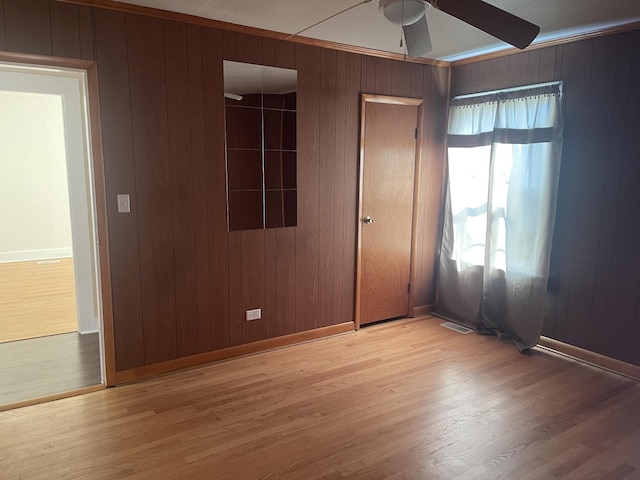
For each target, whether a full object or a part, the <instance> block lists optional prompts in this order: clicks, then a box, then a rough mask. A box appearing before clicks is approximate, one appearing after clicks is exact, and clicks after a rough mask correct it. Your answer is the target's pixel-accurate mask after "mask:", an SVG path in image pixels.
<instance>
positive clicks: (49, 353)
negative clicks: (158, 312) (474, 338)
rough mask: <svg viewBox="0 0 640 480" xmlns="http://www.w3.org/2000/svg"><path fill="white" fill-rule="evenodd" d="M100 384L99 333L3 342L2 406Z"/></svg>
mask: <svg viewBox="0 0 640 480" xmlns="http://www.w3.org/2000/svg"><path fill="white" fill-rule="evenodd" d="M100 381H101V378H100V344H99V339H98V334H97V333H90V334H87V335H80V334H78V333H65V334H61V335H51V336H48V337H40V338H32V339H28V340H19V341H16V342H8V343H0V407H1V406H2V405H9V404H12V403H17V402H23V401H25V400H31V399H34V398H40V397H45V396H49V395H54V394H58V393H62V392H69V391H73V390H77V389H80V388H84V387H89V386H93V385H99V384H100ZM0 435H2V434H0ZM0 472H1V469H0ZM1 478H2V474H1V473H0V479H1Z"/></svg>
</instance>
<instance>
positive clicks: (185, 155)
mask: <svg viewBox="0 0 640 480" xmlns="http://www.w3.org/2000/svg"><path fill="white" fill-rule="evenodd" d="M163 27H164V40H165V49H164V53H165V64H166V81H167V115H168V127H169V162H170V174H171V194H172V200H173V202H172V207H173V211H172V225H173V259H174V264H175V295H176V330H177V354H178V356H179V357H185V356H189V355H195V354H196V353H198V316H197V311H196V303H197V299H196V259H195V245H194V238H195V231H194V208H193V207H194V199H193V168H192V152H191V138H190V136H191V135H190V134H191V121H190V120H191V112H190V111H189V62H188V50H187V48H188V43H187V27H186V25H185V24H182V23H175V22H164V24H163Z"/></svg>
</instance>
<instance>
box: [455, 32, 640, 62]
mask: <svg viewBox="0 0 640 480" xmlns="http://www.w3.org/2000/svg"><path fill="white" fill-rule="evenodd" d="M634 30H640V22H632V23H627V24H624V25H617V26H614V27H606V28H601V29H599V30H594V31H591V32H584V33H576V34H574V35H568V36H566V37H562V38H556V39H553V40H545V41H542V42H539V43H534V44H533V45H530V46H528V47H527V48H526V49H525V50H524V51H529V50H538V49H541V48H548V47H557V46H559V45H565V44H567V43H572V42H578V41H580V40H589V39H593V38H598V37H604V36H606V35H614V34H616V33H624V32H631V31H634ZM522 51H523V50H519V49H517V48H508V49H506V50H501V51H499V52H492V53H486V54H483V55H476V56H473V57H469V58H463V59H461V60H455V61H453V62H450V65H451V67H460V66H462V65H468V64H470V63H476V62H482V61H485V60H491V59H493V58H500V57H506V56H509V55H513V54H514V53H519V52H522Z"/></svg>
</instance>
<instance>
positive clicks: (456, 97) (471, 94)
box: [452, 82, 562, 100]
mask: <svg viewBox="0 0 640 480" xmlns="http://www.w3.org/2000/svg"><path fill="white" fill-rule="evenodd" d="M552 85H559V86H560V94H562V82H547V83H536V84H535V85H526V86H524V87H512V88H502V89H500V90H491V91H489V92H478V93H467V94H466V95H458V96H455V97H453V98H452V100H459V99H461V98H473V97H484V96H487V95H495V94H498V93H505V92H517V91H518V90H530V89H533V88H541V87H550V86H552Z"/></svg>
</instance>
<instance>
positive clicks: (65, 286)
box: [0, 258, 78, 343]
mask: <svg viewBox="0 0 640 480" xmlns="http://www.w3.org/2000/svg"><path fill="white" fill-rule="evenodd" d="M55 262H58V263H55ZM74 278H75V277H74V271H73V258H61V259H53V260H50V261H47V260H45V261H41V262H37V261H26V262H13V263H0V343H2V342H12V341H15V340H22V339H25V338H33V337H42V336H46V335H56V334H59V333H68V332H75V331H76V330H77V329H78V320H77V312H76V291H75V283H74V282H75V280H74Z"/></svg>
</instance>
